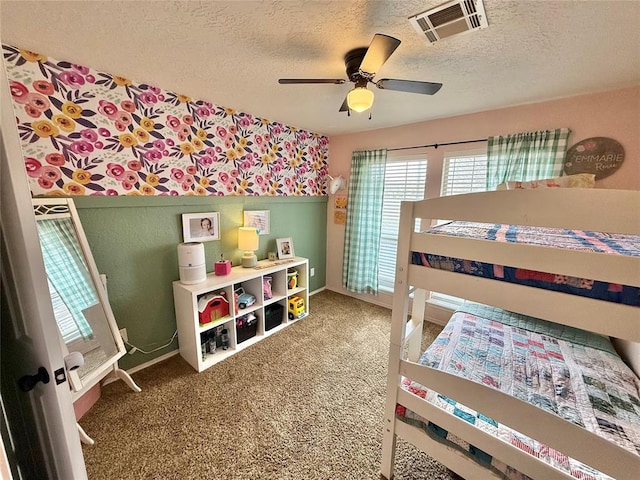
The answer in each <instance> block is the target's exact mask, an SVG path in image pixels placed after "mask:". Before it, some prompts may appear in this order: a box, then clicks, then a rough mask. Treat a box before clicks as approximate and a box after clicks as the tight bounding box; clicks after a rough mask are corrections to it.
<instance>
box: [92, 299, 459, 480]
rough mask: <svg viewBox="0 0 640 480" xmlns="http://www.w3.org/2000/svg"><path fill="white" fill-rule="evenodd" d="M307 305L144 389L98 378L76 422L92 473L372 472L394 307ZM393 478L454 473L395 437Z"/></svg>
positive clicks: (170, 367)
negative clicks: (219, 357)
mask: <svg viewBox="0 0 640 480" xmlns="http://www.w3.org/2000/svg"><path fill="white" fill-rule="evenodd" d="M310 310H311V313H310V315H309V316H308V317H307V318H305V319H303V320H301V321H299V322H297V323H296V324H294V325H292V326H290V327H288V328H286V329H284V330H283V331H281V332H278V333H276V334H274V335H272V336H270V337H269V338H267V339H265V340H263V341H262V342H260V343H258V344H256V345H254V346H252V347H250V348H248V349H246V350H244V351H242V352H239V353H238V354H236V355H234V356H233V357H231V358H229V359H227V360H225V361H223V362H221V363H219V364H217V365H214V366H213V367H211V368H210V369H208V370H206V371H204V372H202V373H200V374H198V373H196V372H195V371H194V370H193V369H192V368H191V367H190V366H189V365H188V364H187V363H186V362H185V361H184V360H183V359H182V358H181V357H180V356H175V357H172V358H170V359H168V360H166V361H165V362H162V363H160V364H157V365H154V366H153V367H150V368H147V369H145V370H143V371H141V372H138V373H136V374H134V375H133V378H134V380H135V381H136V382H137V383H138V385H139V386H140V387H141V388H142V392H141V393H134V392H132V391H131V390H129V389H128V388H127V387H126V386H125V385H124V384H123V383H122V382H115V383H111V384H109V385H107V386H106V387H104V388H103V390H102V397H101V399H100V400H99V401H98V403H97V404H96V405H95V406H94V407H93V408H92V409H91V410H90V411H89V413H87V414H86V415H85V416H84V417H83V418H82V419H81V420H80V424H81V426H82V427H83V428H84V429H85V431H86V432H87V433H88V434H89V435H90V436H91V437H92V438H93V439H94V440H95V441H96V445H95V446H84V447H83V449H84V454H85V462H86V465H87V470H88V473H89V478H90V479H91V480H98V479H107V480H115V479H202V480H205V479H206V480H215V479H225V480H227V479H243V480H244V479H251V480H254V479H257V480H258V479H259V480H262V479H268V480H271V479H273V480H287V479H290V480H334V479H345V480H347V479H353V480H366V479H379V478H380V477H379V468H380V458H381V449H382V447H381V443H382V423H383V422H382V416H383V412H384V399H385V382H386V373H387V358H388V348H389V346H388V341H389V332H390V320H391V311H390V310H388V309H385V308H381V307H377V306H375V305H371V304H368V303H366V302H362V301H359V300H355V299H353V298H350V297H346V296H343V295H340V294H337V293H334V292H329V291H325V292H322V293H319V294H317V295H314V296H313V297H311V299H310ZM439 330H440V327H437V326H435V325H434V326H431V327H430V328H429V329H428V331H427V333H426V336H428V337H433V336H435V335H436V334H437V332H438V331H439ZM395 478H396V480H434V479H453V478H457V477H455V475H454V474H451V473H449V471H448V470H447V469H446V468H444V467H443V466H441V465H440V464H438V463H437V462H435V461H433V460H432V459H430V458H429V457H428V456H427V455H425V454H424V453H422V452H419V451H417V450H416V449H415V448H413V447H412V446H410V445H409V444H407V443H405V442H402V441H399V442H398V449H397V454H396V477H395Z"/></svg>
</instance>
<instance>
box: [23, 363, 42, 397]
mask: <svg viewBox="0 0 640 480" xmlns="http://www.w3.org/2000/svg"><path fill="white" fill-rule="evenodd" d="M38 382H42V383H49V372H47V369H46V368H44V367H40V368H39V369H38V373H36V374H35V375H24V376H22V377H20V378H19V379H18V386H19V387H20V390H22V391H23V392H30V391H31V390H33V388H34V387H35V386H36V384H37V383H38Z"/></svg>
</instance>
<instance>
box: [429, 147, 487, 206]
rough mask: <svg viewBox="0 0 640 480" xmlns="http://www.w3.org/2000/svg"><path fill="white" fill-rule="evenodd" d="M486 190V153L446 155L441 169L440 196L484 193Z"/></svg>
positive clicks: (483, 151)
mask: <svg viewBox="0 0 640 480" xmlns="http://www.w3.org/2000/svg"><path fill="white" fill-rule="evenodd" d="M486 189H487V152H486V151H485V150H481V151H478V150H475V151H469V152H458V153H454V152H452V153H448V154H445V157H444V165H443V168H442V187H441V189H440V196H443V197H444V196H446V195H460V194H463V193H472V192H484V191H485V190H486Z"/></svg>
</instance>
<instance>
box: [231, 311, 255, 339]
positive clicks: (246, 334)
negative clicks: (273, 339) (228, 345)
mask: <svg viewBox="0 0 640 480" xmlns="http://www.w3.org/2000/svg"><path fill="white" fill-rule="evenodd" d="M257 330H258V319H257V318H256V316H255V315H254V314H253V313H248V314H246V315H243V316H241V317H238V318H237V319H236V335H237V337H238V343H242V342H244V341H246V340H249V339H250V338H251V337H255V336H256V333H257Z"/></svg>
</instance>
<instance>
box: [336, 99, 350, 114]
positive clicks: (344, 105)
mask: <svg viewBox="0 0 640 480" xmlns="http://www.w3.org/2000/svg"><path fill="white" fill-rule="evenodd" d="M338 111H339V112H348V111H349V105H348V104H347V97H344V102H342V105H341V106H340V110H338Z"/></svg>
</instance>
